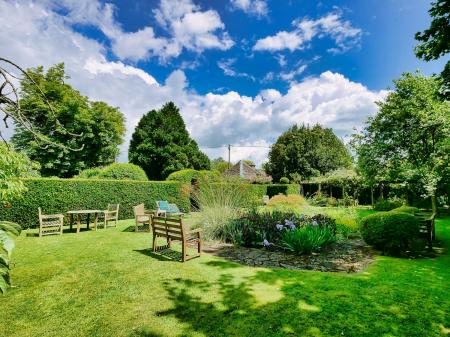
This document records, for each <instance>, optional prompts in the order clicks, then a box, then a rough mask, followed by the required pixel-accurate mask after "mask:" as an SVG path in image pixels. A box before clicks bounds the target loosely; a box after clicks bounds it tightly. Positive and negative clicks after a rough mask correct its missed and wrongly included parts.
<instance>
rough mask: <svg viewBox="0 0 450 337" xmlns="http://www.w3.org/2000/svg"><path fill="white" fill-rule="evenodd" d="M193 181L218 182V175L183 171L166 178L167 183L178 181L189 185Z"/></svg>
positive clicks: (189, 170)
mask: <svg viewBox="0 0 450 337" xmlns="http://www.w3.org/2000/svg"><path fill="white" fill-rule="evenodd" d="M194 179H195V180H197V181H199V182H200V183H201V182H205V183H211V182H218V181H220V173H219V172H218V171H209V170H200V171H197V170H194V169H184V170H180V171H176V172H173V173H171V174H169V176H168V177H167V178H166V180H169V181H179V182H182V183H186V184H190V183H191V182H192V180H194Z"/></svg>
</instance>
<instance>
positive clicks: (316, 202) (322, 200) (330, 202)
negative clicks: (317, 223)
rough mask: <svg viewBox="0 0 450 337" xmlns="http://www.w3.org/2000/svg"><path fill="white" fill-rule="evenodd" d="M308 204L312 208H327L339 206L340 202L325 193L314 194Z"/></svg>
mask: <svg viewBox="0 0 450 337" xmlns="http://www.w3.org/2000/svg"><path fill="white" fill-rule="evenodd" d="M308 204H310V205H311V206H319V207H326V206H331V207H333V206H337V204H338V201H337V199H336V198H333V197H329V196H327V195H326V194H325V193H314V194H313V195H311V196H310V197H309V198H308Z"/></svg>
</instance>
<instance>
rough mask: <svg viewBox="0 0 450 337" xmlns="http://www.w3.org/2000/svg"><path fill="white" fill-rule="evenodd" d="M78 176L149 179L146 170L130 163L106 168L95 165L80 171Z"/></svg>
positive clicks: (85, 177)
mask: <svg viewBox="0 0 450 337" xmlns="http://www.w3.org/2000/svg"><path fill="white" fill-rule="evenodd" d="M76 178H82V179H114V180H140V181H146V180H148V178H147V175H146V174H145V172H144V170H143V169H142V168H140V167H139V166H137V165H134V164H129V163H114V164H111V165H108V166H106V167H105V168H101V167H94V168H90V169H86V170H83V171H81V172H80V174H79V175H78V176H77V177H76Z"/></svg>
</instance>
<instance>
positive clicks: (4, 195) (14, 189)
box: [0, 142, 38, 293]
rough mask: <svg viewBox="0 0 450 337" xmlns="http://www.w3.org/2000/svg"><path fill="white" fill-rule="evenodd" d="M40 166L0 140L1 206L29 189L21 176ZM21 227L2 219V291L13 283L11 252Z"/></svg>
mask: <svg viewBox="0 0 450 337" xmlns="http://www.w3.org/2000/svg"><path fill="white" fill-rule="evenodd" d="M36 168H38V166H37V165H36V164H34V163H32V162H31V161H30V159H28V158H27V157H26V156H25V155H23V154H21V153H18V152H15V151H12V150H11V149H10V148H9V147H8V145H7V144H5V143H3V142H0V207H10V204H9V202H10V201H11V200H13V199H18V198H20V197H21V196H22V195H23V193H25V192H26V191H27V188H26V187H25V185H24V183H23V181H21V180H20V179H19V178H21V177H29V176H36V172H35V169H36ZM21 230H22V229H21V227H20V226H19V225H18V224H16V223H13V222H9V221H2V220H0V292H2V293H4V292H5V291H6V289H7V287H8V286H9V285H10V284H11V280H10V277H9V269H10V261H11V252H12V250H13V248H14V239H15V238H16V237H17V236H18V235H19V234H20V232H21Z"/></svg>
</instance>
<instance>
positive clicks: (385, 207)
mask: <svg viewBox="0 0 450 337" xmlns="http://www.w3.org/2000/svg"><path fill="white" fill-rule="evenodd" d="M403 203H404V201H403V200H401V199H398V198H392V199H379V200H378V201H377V202H376V203H375V205H374V206H373V209H374V210H376V211H383V212H386V211H391V210H393V209H394V208H398V207H401V206H402V205H403Z"/></svg>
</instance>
